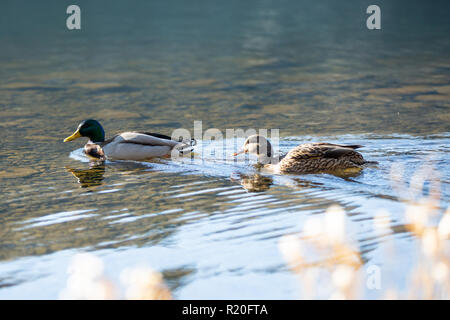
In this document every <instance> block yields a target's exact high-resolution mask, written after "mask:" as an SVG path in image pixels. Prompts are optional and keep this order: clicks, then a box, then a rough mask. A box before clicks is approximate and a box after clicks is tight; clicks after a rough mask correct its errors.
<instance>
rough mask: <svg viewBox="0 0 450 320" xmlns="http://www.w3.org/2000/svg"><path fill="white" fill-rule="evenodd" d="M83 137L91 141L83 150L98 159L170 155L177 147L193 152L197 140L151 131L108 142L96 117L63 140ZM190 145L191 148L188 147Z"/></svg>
mask: <svg viewBox="0 0 450 320" xmlns="http://www.w3.org/2000/svg"><path fill="white" fill-rule="evenodd" d="M80 137H87V138H89V141H88V142H87V143H86V145H85V146H84V153H85V154H86V155H87V156H89V157H91V158H94V159H97V160H105V159H109V160H137V161H139V160H147V159H150V158H154V157H167V156H170V155H171V152H172V150H173V149H174V148H175V149H176V150H178V151H179V152H180V153H181V154H182V153H183V152H190V151H192V148H190V147H192V146H193V145H195V140H191V141H188V142H186V141H175V140H172V138H171V137H169V136H166V135H163V134H159V133H150V132H122V133H120V134H117V135H115V136H114V137H112V138H111V139H109V140H106V141H105V131H104V130H103V127H102V125H101V124H100V123H99V122H98V121H97V120H93V119H89V120H85V121H83V122H81V123H80V124H79V125H78V128H77V130H76V131H75V132H74V133H73V134H72V135H71V136H69V137H67V138H65V139H64V142H68V141H72V140H75V139H78V138H80ZM186 148H188V149H186Z"/></svg>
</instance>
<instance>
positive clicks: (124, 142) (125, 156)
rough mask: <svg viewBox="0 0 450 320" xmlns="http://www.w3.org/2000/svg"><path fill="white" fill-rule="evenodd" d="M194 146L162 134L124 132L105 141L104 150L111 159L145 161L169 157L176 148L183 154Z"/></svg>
mask: <svg viewBox="0 0 450 320" xmlns="http://www.w3.org/2000/svg"><path fill="white" fill-rule="evenodd" d="M191 146H192V144H188V143H185V142H179V141H175V140H172V139H170V137H169V136H165V135H162V134H148V133H141V132H123V133H121V134H118V135H116V136H114V137H113V138H111V139H109V140H108V141H105V142H104V143H103V144H102V148H103V150H104V152H105V155H106V156H107V157H108V158H109V159H117V160H144V159H149V158H154V157H163V156H169V155H170V154H171V151H172V149H174V148H176V150H178V151H179V152H180V153H181V154H183V153H184V152H187V151H192V148H191V149H190V150H186V148H189V147H191Z"/></svg>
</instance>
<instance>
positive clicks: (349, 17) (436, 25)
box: [0, 1, 450, 299]
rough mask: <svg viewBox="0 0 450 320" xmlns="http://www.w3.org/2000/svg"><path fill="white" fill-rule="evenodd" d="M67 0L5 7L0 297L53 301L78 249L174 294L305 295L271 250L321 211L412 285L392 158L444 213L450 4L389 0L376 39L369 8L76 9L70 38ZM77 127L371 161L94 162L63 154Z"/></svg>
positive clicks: (249, 4) (177, 5)
mask: <svg viewBox="0 0 450 320" xmlns="http://www.w3.org/2000/svg"><path fill="white" fill-rule="evenodd" d="M69 4H70V3H68V2H67V3H66V2H65V1H57V2H56V1H40V2H39V3H34V2H33V3H32V2H25V1H2V3H1V4H0V11H1V12H2V18H1V19H0V44H1V48H2V50H0V70H1V73H0V117H1V121H0V135H1V140H0V146H1V148H0V182H1V185H2V189H1V190H2V192H1V193H0V225H1V228H0V297H1V298H49V299H54V298H57V297H58V294H59V292H60V291H61V289H62V288H63V287H64V286H65V282H66V279H67V274H66V269H67V266H68V264H69V262H70V259H71V257H72V256H73V255H74V254H75V253H77V252H82V251H89V252H92V253H94V254H96V255H98V256H99V257H101V258H102V259H103V260H104V261H105V264H106V273H107V274H108V276H109V277H111V278H113V279H116V280H117V279H118V278H119V274H120V272H121V271H122V270H123V269H124V268H125V267H129V266H135V265H139V264H146V265H150V266H151V267H153V268H154V269H156V270H158V271H161V272H163V274H164V276H165V280H166V281H167V283H168V285H169V287H170V288H171V289H172V291H173V294H174V297H175V298H186V299H187V298H189V299H195V298H212V299H215V298H249V299H253V298H254V299H259V298H266V299H271V298H275V299H279V298H286V299H295V298H299V297H300V295H299V292H298V287H297V285H296V282H295V281H294V279H295V278H294V275H293V274H292V273H291V272H290V271H289V269H288V268H287V267H286V265H285V263H284V260H283V258H282V256H281V253H280V251H279V249H278V241H279V239H280V237H281V236H283V235H285V234H289V233H297V232H298V233H302V231H303V222H304V221H305V219H307V218H308V217H310V216H313V215H322V214H323V213H324V211H325V209H326V208H328V207H329V206H330V205H332V204H339V205H340V206H342V207H343V208H344V209H345V210H346V213H347V218H348V222H349V229H348V234H349V237H351V238H352V239H353V240H354V241H355V242H356V243H357V245H358V248H359V249H358V250H359V251H360V253H361V255H362V257H363V259H364V263H365V265H369V264H378V265H384V264H387V263H388V262H390V261H386V260H384V258H383V256H382V255H381V254H380V251H381V249H380V246H381V243H382V242H383V241H385V240H391V241H394V242H395V244H396V246H397V247H398V248H399V249H400V250H399V251H400V252H403V254H401V255H400V256H399V257H398V258H397V259H396V260H395V267H396V269H397V270H398V271H397V272H394V273H393V275H392V276H391V277H387V278H386V279H385V280H384V281H386V283H385V285H386V286H390V285H394V286H399V287H400V288H401V287H402V286H403V283H404V281H405V280H404V276H403V275H402V274H403V271H404V270H408V268H409V267H408V266H411V265H413V264H414V263H415V262H416V261H415V260H414V259H415V257H416V255H415V253H416V252H415V251H414V250H416V249H415V244H416V242H417V239H416V238H415V237H414V236H413V235H412V234H411V233H409V232H408V231H407V230H406V228H405V227H404V225H405V219H404V216H403V210H404V202H403V201H402V200H403V199H402V195H398V194H397V193H396V192H395V191H394V190H393V189H392V187H391V182H390V170H391V166H392V164H397V165H398V164H403V166H404V168H405V172H406V174H405V176H406V177H407V178H409V177H410V176H411V175H412V174H413V173H414V172H416V170H417V169H418V168H419V167H421V166H422V165H424V164H425V166H428V167H433V168H435V169H436V170H437V171H439V172H440V178H441V193H442V195H441V202H440V204H439V206H440V208H441V209H442V211H443V210H445V208H446V207H447V206H448V200H449V196H450V193H449V182H450V176H449V173H450V156H449V151H450V149H449V142H450V137H449V132H450V126H449V123H450V109H449V107H450V105H449V101H450V99H449V98H450V55H449V52H450V41H449V37H448V34H449V32H450V25H449V23H448V17H447V15H446V10H444V9H445V8H448V5H447V4H446V3H445V2H439V1H438V2H433V4H425V3H421V2H415V1H413V2H411V1H410V2H402V1H398V2H395V4H394V3H392V2H388V1H381V2H380V4H379V5H380V7H381V8H382V15H383V22H382V30H381V31H369V30H367V29H366V28H365V18H366V15H365V8H366V7H367V6H368V5H369V3H367V4H366V3H365V2H364V1H347V2H346V3H345V4H344V3H339V4H338V3H335V2H332V1H321V2H319V3H315V2H306V1H276V2H275V1H273V2H272V1H245V3H242V1H227V2H219V1H196V2H195V3H194V4H192V3H189V4H188V3H185V2H182V1H170V2H165V1H164V2H163V1H155V2H153V1H152V2H148V1H133V2H131V3H128V2H127V3H125V2H120V1H112V2H107V3H106V2H102V1H97V2H95V3H92V2H88V1H79V5H80V7H81V9H82V16H83V18H82V19H83V20H82V30H81V31H68V30H67V29H66V28H65V17H66V16H65V14H64V13H65V8H66V7H67V5H69ZM405 5H409V9H408V10H405V9H404V8H405V7H404V6H405ZM24 7H26V8H27V10H24V9H23V8H24ZM447 11H448V10H447ZM37 13H39V14H37ZM86 118H96V119H98V120H99V121H100V122H101V123H102V124H103V125H104V127H105V130H106V133H107V135H108V136H111V135H113V134H115V133H117V132H120V131H124V130H146V131H159V132H161V133H164V134H170V133H171V132H172V130H174V129H176V128H180V127H183V128H186V129H188V130H191V131H192V130H193V123H194V120H202V121H203V129H204V130H206V129H208V128H218V129H219V130H222V131H223V132H224V133H225V129H227V128H242V129H248V128H256V129H258V128H267V129H272V128H277V129H279V130H280V135H281V140H280V151H282V152H285V151H288V150H289V149H290V148H292V147H294V146H296V145H297V144H299V143H302V142H311V141H328V142H337V143H349V144H361V145H363V146H365V147H364V148H363V149H361V150H362V151H361V152H362V153H363V154H364V156H365V157H366V158H367V159H369V160H374V161H378V162H379V164H378V166H370V167H369V168H367V169H365V170H364V171H363V172H362V173H361V174H360V175H356V176H354V177H348V178H342V177H338V176H334V175H329V174H315V175H306V176H283V175H273V174H270V173H260V172H258V171H257V170H256V169H255V168H254V167H253V166H252V165H251V164H250V163H248V162H245V161H241V160H239V161H236V162H232V161H231V162H229V161H228V162H227V161H224V160H223V159H222V158H221V157H217V156H216V155H212V154H208V153H207V152H205V153H204V154H203V155H202V157H198V158H196V159H194V160H192V161H188V160H186V161H183V162H180V161H171V160H167V159H164V160H155V161H152V162H146V163H138V162H122V161H118V162H106V163H105V164H93V163H89V161H87V159H85V158H84V157H83V156H82V154H81V151H80V149H79V148H80V147H81V146H82V142H81V141H75V142H73V143H67V144H64V143H62V139H63V138H65V137H66V136H68V135H69V134H71V133H72V132H73V130H74V129H75V128H76V126H77V124H78V123H79V122H80V121H81V120H83V119H86ZM217 143H220V141H213V142H208V141H201V140H200V141H199V145H198V148H199V150H201V149H200V147H201V146H202V145H205V146H207V147H213V146H214V144H217ZM225 151H226V152H230V153H231V152H233V151H234V150H228V149H227V150H225ZM197 152H201V151H197ZM426 188H428V187H426ZM426 192H427V189H425V194H426ZM379 209H387V210H388V211H389V212H391V214H392V216H393V220H392V222H391V223H392V227H393V229H394V230H395V232H394V233H393V234H392V235H390V236H388V237H387V239H386V237H379V236H378V235H377V234H375V233H374V227H373V217H374V214H375V213H376V212H377V210H379ZM400 272H401V273H400ZM43 288H45V290H43ZM377 294H378V293H377V292H373V291H370V290H367V291H366V292H364V297H368V298H373V297H377Z"/></svg>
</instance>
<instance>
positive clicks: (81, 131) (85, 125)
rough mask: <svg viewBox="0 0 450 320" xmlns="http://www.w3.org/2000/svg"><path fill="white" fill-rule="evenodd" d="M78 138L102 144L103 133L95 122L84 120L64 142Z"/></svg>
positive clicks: (100, 126)
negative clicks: (85, 138)
mask: <svg viewBox="0 0 450 320" xmlns="http://www.w3.org/2000/svg"><path fill="white" fill-rule="evenodd" d="M80 137H87V138H89V140H91V141H92V142H104V141H105V131H104V130H103V127H102V125H101V124H100V123H99V122H98V121H97V120H93V119H89V120H84V121H83V122H81V123H80V124H79V125H78V128H77V130H76V131H75V132H74V133H73V134H72V135H71V136H70V137H67V138H65V139H64V142H68V141H72V140H75V139H78V138H80Z"/></svg>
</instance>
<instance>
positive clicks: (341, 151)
mask: <svg viewBox="0 0 450 320" xmlns="http://www.w3.org/2000/svg"><path fill="white" fill-rule="evenodd" d="M361 147H362V146H360V145H340V144H332V143H324V142H318V143H308V144H302V145H299V146H297V147H295V148H294V149H292V150H291V151H289V153H288V154H287V155H286V157H289V158H294V159H312V158H333V159H338V158H341V157H343V156H350V155H355V154H357V152H356V151H355V149H358V148H361Z"/></svg>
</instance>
